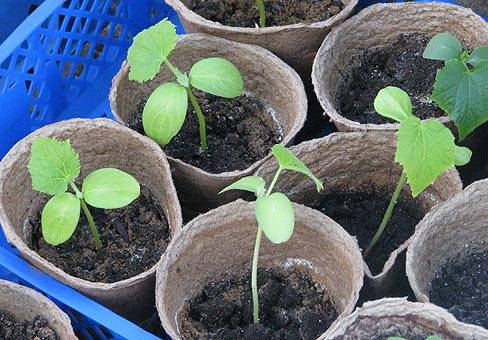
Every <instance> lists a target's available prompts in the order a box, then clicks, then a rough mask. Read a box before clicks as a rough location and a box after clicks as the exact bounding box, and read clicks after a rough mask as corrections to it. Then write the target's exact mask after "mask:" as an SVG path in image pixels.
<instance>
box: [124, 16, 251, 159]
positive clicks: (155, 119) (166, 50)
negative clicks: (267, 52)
mask: <svg viewBox="0 0 488 340" xmlns="http://www.w3.org/2000/svg"><path fill="white" fill-rule="evenodd" d="M177 40H178V36H177V35H176V27H175V25H173V24H172V23H171V22H169V21H168V20H167V19H164V20H163V21H161V22H159V23H158V24H156V25H154V26H152V27H150V28H148V29H145V30H143V31H142V32H140V33H139V34H137V35H136V36H135V37H134V41H133V43H132V46H131V47H130V48H129V52H128V57H127V62H128V63H129V65H130V70H129V79H130V80H135V81H138V82H140V83H142V82H144V81H147V80H152V79H154V77H155V76H156V74H157V73H158V72H159V69H160V68H161V65H165V66H166V67H167V68H168V69H169V70H170V71H171V72H172V73H173V75H174V76H175V78H176V83H175V82H167V83H164V84H162V85H160V86H159V87H157V88H156V89H155V90H154V91H153V92H152V94H151V95H150V96H149V98H148V99H147V102H146V104H145V106H144V110H143V113H142V125H143V127H144V132H145V134H146V135H147V136H148V137H149V138H151V139H153V140H154V141H156V142H157V143H158V144H160V145H167V144H169V142H170V141H171V140H172V139H173V137H174V136H176V135H177V134H178V132H179V131H180V130H181V127H182V126H183V123H184V122H185V118H186V112H187V109H188V100H189V101H190V102H191V105H192V106H193V109H194V110H195V113H196V116H197V119H198V125H199V131H200V151H201V152H206V151H207V149H208V146H207V128H206V122H205V116H204V115H203V112H202V108H201V107H200V104H199V103H198V100H197V98H196V96H195V94H194V92H193V88H196V89H199V90H201V91H203V92H206V93H209V94H212V95H215V96H219V97H224V98H235V97H238V96H240V95H241V94H242V92H243V89H244V81H243V80H242V76H241V74H240V72H239V70H238V69H237V67H236V66H235V65H234V64H232V63H231V62H230V61H228V60H227V59H224V58H219V57H212V58H206V59H202V60H200V61H198V62H196V63H195V64H194V65H193V66H192V67H191V69H190V72H189V73H188V75H187V74H186V73H182V72H181V71H180V70H179V69H178V68H177V67H176V66H174V65H173V64H172V63H171V62H170V61H169V59H168V58H169V56H170V54H171V52H172V51H173V50H174V49H175V48H176V44H177Z"/></svg>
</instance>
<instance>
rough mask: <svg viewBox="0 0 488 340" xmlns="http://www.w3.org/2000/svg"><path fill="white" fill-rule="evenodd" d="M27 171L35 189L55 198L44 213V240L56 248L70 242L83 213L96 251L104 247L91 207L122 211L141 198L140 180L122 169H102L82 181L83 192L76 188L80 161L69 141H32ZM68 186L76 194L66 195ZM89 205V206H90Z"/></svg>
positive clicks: (50, 139) (50, 200)
mask: <svg viewBox="0 0 488 340" xmlns="http://www.w3.org/2000/svg"><path fill="white" fill-rule="evenodd" d="M28 169H29V172H30V175H31V178H32V188H33V189H34V190H36V191H39V192H42V193H45V194H49V195H52V196H53V197H51V198H50V199H49V201H48V202H47V203H46V205H45V206H44V208H43V209H42V213H41V228H42V236H43V238H44V240H45V241H46V242H47V243H49V244H51V245H53V246H57V245H59V244H61V243H64V242H66V241H68V240H69V239H70V237H71V236H72V235H73V233H74V232H75V230H76V227H77V226H78V221H79V219H80V209H82V210H83V212H84V214H85V216H86V219H87V221H88V225H89V227H90V232H91V234H92V236H93V239H94V241H95V247H96V249H97V250H98V249H100V248H101V247H102V242H101V240H100V234H99V233H98V230H97V227H96V225H95V221H94V220H93V216H92V214H91V213H90V209H89V208H88V205H90V206H92V207H95V208H101V209H118V208H123V207H125V206H127V205H129V204H130V203H132V201H134V200H135V199H137V198H138V197H139V194H140V187H139V183H138V182H137V180H136V179H135V178H134V177H132V176H131V175H129V174H128V173H125V172H123V171H121V170H119V169H114V168H103V169H98V170H95V171H93V172H91V173H90V174H89V175H87V176H86V177H85V178H84V179H83V184H82V188H81V190H79V189H78V187H77V186H76V184H75V180H76V178H77V177H78V176H79V175H80V159H79V155H78V153H76V151H75V150H74V149H73V148H72V147H71V143H70V141H69V140H65V141H58V140H56V139H54V138H49V137H40V138H37V139H35V140H34V141H33V143H32V148H31V158H30V160H29V164H28ZM68 186H69V187H70V188H71V189H72V190H73V192H74V194H72V193H70V192H67V191H68ZM87 204H88V205H87Z"/></svg>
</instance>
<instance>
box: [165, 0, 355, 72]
mask: <svg viewBox="0 0 488 340" xmlns="http://www.w3.org/2000/svg"><path fill="white" fill-rule="evenodd" d="M191 1H192V0H168V1H167V3H168V5H170V6H171V7H173V9H174V10H176V12H178V16H179V17H180V20H181V22H182V23H183V26H184V27H185V30H186V31H187V32H191V33H193V32H196V33H207V34H210V35H213V36H217V37H221V38H225V39H229V40H233V41H237V42H242V43H248V44H255V45H259V46H262V47H264V48H266V49H268V50H270V51H271V52H273V53H275V54H276V55H277V56H278V57H280V58H281V59H283V60H284V61H285V62H286V63H288V64H289V65H290V66H292V67H293V68H295V69H296V70H297V71H298V72H299V73H300V74H301V75H303V76H306V78H307V80H308V78H309V77H310V69H311V67H312V63H313V59H314V57H315V54H316V53H317V50H318V49H319V47H320V44H321V43H322V41H323V40H324V37H325V36H326V35H327V34H328V33H329V32H330V30H331V29H332V28H333V27H335V26H337V25H338V24H340V23H341V22H343V21H344V20H345V19H347V18H348V17H349V16H350V15H351V14H352V13H353V11H354V9H355V7H356V5H357V4H358V0H344V1H342V3H343V4H344V8H343V9H342V10H341V11H340V12H339V13H338V14H336V15H334V16H332V17H330V18H329V19H327V20H325V21H320V22H312V23H295V24H291V25H286V26H272V27H265V28H258V27H233V26H226V25H223V24H221V23H219V22H215V21H211V20H207V19H205V18H203V17H202V16H200V15H198V14H197V13H195V12H194V11H192V10H191V9H190V8H189V4H190V3H191ZM302 1H303V0H302ZM307 1H308V0H307ZM295 2H298V1H295ZM265 3H266V1H265ZM251 5H252V6H253V7H254V5H255V2H254V3H251ZM304 79H305V78H304Z"/></svg>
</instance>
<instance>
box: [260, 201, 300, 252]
mask: <svg viewBox="0 0 488 340" xmlns="http://www.w3.org/2000/svg"><path fill="white" fill-rule="evenodd" d="M256 218H257V220H258V224H259V227H260V228H261V229H262V230H263V232H264V234H265V235H266V237H267V238H268V239H269V240H270V241H271V242H273V243H276V244H278V243H284V242H286V241H288V240H289V239H290V238H291V236H292V235H293V229H294V227H295V211H294V209H293V204H292V203H291V201H290V200H289V199H288V197H286V195H285V194H282V193H281V192H275V193H273V194H271V195H269V196H264V197H258V199H257V200H256Z"/></svg>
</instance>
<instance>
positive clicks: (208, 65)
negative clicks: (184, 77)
mask: <svg viewBox="0 0 488 340" xmlns="http://www.w3.org/2000/svg"><path fill="white" fill-rule="evenodd" d="M189 77H190V83H191V85H192V86H194V87H196V88H197V89H199V90H202V91H204V92H207V93H210V94H213V95H215V96H219V97H224V98H234V97H238V96H240V95H241V94H242V91H243V89H244V82H243V80H242V77H241V73H240V72H239V70H238V69H237V67H236V66H235V65H234V64H232V63H231V62H230V61H228V60H227V59H224V58H207V59H203V60H200V61H199V62H197V63H195V64H194V65H193V67H192V68H191V70H190V73H189Z"/></svg>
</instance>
